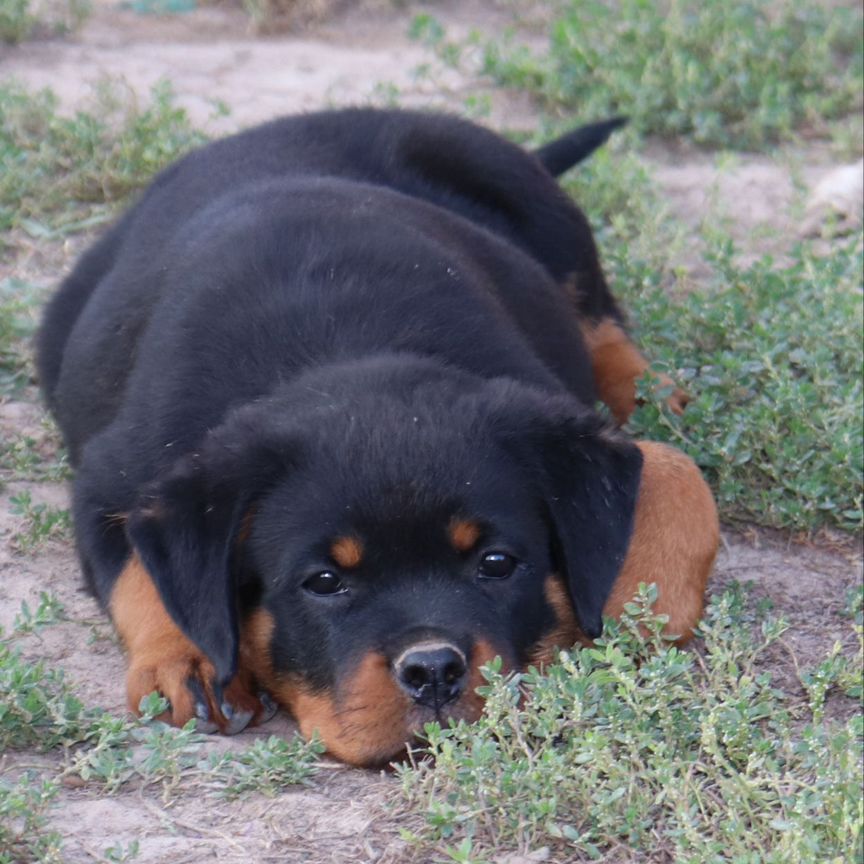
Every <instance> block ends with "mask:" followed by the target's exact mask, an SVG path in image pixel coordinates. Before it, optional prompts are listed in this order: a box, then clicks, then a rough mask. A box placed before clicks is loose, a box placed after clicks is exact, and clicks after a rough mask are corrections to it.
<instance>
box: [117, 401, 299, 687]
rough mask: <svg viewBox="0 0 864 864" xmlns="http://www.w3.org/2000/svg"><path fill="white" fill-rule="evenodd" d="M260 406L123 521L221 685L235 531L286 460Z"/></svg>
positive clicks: (232, 628) (234, 628)
mask: <svg viewBox="0 0 864 864" xmlns="http://www.w3.org/2000/svg"><path fill="white" fill-rule="evenodd" d="M259 407H260V406H256V408H259ZM258 413H259V411H258V410H255V411H253V410H249V409H242V410H241V411H240V412H238V414H236V415H235V416H234V417H233V418H231V420H230V421H229V422H227V423H226V424H225V425H223V426H222V427H220V428H219V429H217V430H215V431H214V432H213V433H211V434H210V436H209V437H208V439H207V441H206V442H205V444H204V447H203V448H202V450H201V452H200V453H196V454H194V455H192V456H190V457H187V458H184V459H182V460H181V461H180V462H179V463H178V464H177V465H176V466H175V467H174V468H173V469H172V470H171V472H170V473H169V474H168V475H167V476H166V477H164V478H163V479H161V480H159V481H157V482H156V483H155V484H154V485H153V486H152V487H151V488H150V489H149V490H148V491H147V492H146V493H145V495H144V496H143V497H142V499H141V501H140V502H139V506H138V507H136V508H135V510H133V511H132V513H130V515H129V518H128V520H127V523H126V533H127V536H128V538H129V540H130V542H131V544H132V546H133V547H134V548H135V550H136V552H137V553H138V555H139V557H140V559H141V562H142V563H143V565H144V567H145V568H146V569H147V572H148V573H149V575H150V577H151V578H152V580H153V582H154V584H155V585H156V588H157V590H158V591H159V594H160V596H161V599H162V602H163V604H164V605H165V608H166V610H167V611H168V613H169V614H170V615H171V617H172V618H173V619H174V621H175V622H176V623H177V624H178V625H179V627H180V628H181V629H182V630H183V632H184V633H185V634H186V635H187V636H188V637H189V638H190V639H191V640H192V641H193V642H194V643H195V644H196V645H197V646H198V647H199V648H200V649H201V650H202V651H203V652H204V653H205V654H206V655H207V657H208V658H209V660H210V662H211V663H213V665H214V667H215V668H216V672H217V675H218V677H219V679H220V682H221V683H223V684H224V683H227V681H228V680H230V679H231V678H232V677H233V675H234V673H235V672H236V668H237V648H238V621H237V586H236V585H235V579H234V576H233V574H232V566H231V565H232V555H233V552H234V547H235V542H236V539H237V535H238V532H239V530H240V528H241V524H242V521H243V517H244V515H245V514H246V513H247V512H248V510H249V508H250V506H251V505H252V504H253V502H254V500H255V499H256V498H258V497H260V495H262V494H263V493H264V492H265V491H266V488H267V486H268V485H269V484H270V483H272V482H273V481H274V479H276V478H277V477H278V476H279V475H280V473H281V471H282V470H284V469H286V468H287V465H288V463H289V461H290V460H289V458H288V456H287V452H286V450H287V444H286V443H285V440H284V434H283V435H282V436H278V437H277V436H274V432H275V431H276V430H274V429H273V428H272V423H268V422H266V421H265V422H262V423H261V424H260V425H258V424H256V423H255V422H254V415H255V414H258ZM262 419H263V418H262ZM268 419H271V420H272V418H268ZM278 438H281V439H282V440H281V441H279V440H278ZM280 469H281V470H280Z"/></svg>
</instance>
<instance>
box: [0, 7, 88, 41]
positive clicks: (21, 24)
mask: <svg viewBox="0 0 864 864" xmlns="http://www.w3.org/2000/svg"><path fill="white" fill-rule="evenodd" d="M89 14H90V0H41V2H37V3H33V2H32V0H0V42H10V43H16V42H22V41H23V40H25V39H27V38H28V37H29V36H30V35H32V34H34V33H38V34H41V35H50V36H61V35H63V34H64V33H69V32H71V31H73V30H77V29H78V28H79V27H80V26H81V25H82V24H83V23H84V21H85V20H86V18H87V17H88V15H89Z"/></svg>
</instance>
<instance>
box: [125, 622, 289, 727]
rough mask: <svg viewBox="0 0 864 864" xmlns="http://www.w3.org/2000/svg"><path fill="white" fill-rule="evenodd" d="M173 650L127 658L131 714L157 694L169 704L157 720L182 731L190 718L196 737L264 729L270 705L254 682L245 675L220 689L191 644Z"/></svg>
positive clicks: (210, 668)
mask: <svg viewBox="0 0 864 864" xmlns="http://www.w3.org/2000/svg"><path fill="white" fill-rule="evenodd" d="M182 638H183V637H182V634H181V639H182ZM175 649H176V650H168V651H165V650H164V649H163V651H162V652H161V654H160V655H159V656H158V657H154V656H153V655H152V653H151V652H146V653H147V656H143V657H140V656H139V657H135V656H132V657H131V658H130V664H129V670H128V672H127V674H126V695H127V699H128V703H129V708H130V709H131V710H132V711H135V712H136V713H138V711H139V706H140V704H141V700H142V699H143V698H144V697H145V696H147V695H148V694H149V693H152V692H153V691H156V692H158V693H159V694H161V695H162V696H164V697H165V698H166V699H167V700H168V710H167V711H166V712H165V714H164V715H162V716H160V718H159V719H160V720H164V721H165V722H168V723H171V724H172V725H174V726H183V725H184V724H186V723H188V722H189V721H190V720H191V719H193V718H194V719H195V720H197V729H198V730H199V731H201V732H221V733H223V734H225V735H236V734H237V733H238V732H242V731H243V729H245V728H246V727H247V726H249V725H253V726H254V725H256V724H258V723H265V722H266V721H267V720H269V719H270V718H271V717H272V716H273V714H275V712H276V708H275V704H274V703H273V701H272V699H270V697H269V696H268V695H267V694H266V693H263V692H259V693H257V695H256V690H255V687H254V682H252V681H251V680H250V679H249V677H248V676H246V675H244V673H242V672H241V673H239V674H238V675H236V676H235V677H234V678H233V679H232V680H231V682H230V683H229V684H228V686H227V687H222V686H221V685H220V684H219V682H218V680H217V679H216V675H215V670H214V669H213V666H212V664H211V663H210V662H209V661H208V660H207V659H206V658H205V657H204V656H203V655H202V654H201V653H200V652H198V651H197V650H196V649H195V648H194V646H192V645H191V643H188V644H187V645H183V644H182V642H181V641H180V640H178V642H177V643H176V645H175Z"/></svg>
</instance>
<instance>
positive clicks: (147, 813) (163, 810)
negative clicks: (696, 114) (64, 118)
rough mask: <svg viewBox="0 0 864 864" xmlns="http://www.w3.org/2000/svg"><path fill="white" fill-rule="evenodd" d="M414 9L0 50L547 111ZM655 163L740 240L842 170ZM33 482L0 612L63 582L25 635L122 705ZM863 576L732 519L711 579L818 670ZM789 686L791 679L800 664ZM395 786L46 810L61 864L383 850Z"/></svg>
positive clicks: (85, 37)
mask: <svg viewBox="0 0 864 864" xmlns="http://www.w3.org/2000/svg"><path fill="white" fill-rule="evenodd" d="M425 10H426V7H421V11H425ZM417 11H418V9H416V8H415V9H412V8H408V9H405V8H403V7H401V6H400V7H394V6H392V5H390V4H378V5H375V4H366V5H363V6H360V7H359V8H353V9H351V10H349V11H347V12H344V13H340V14H339V15H336V16H334V17H332V18H331V19H329V20H328V21H327V22H326V23H322V24H319V25H316V27H315V28H314V29H311V30H307V31H303V32H299V33H294V34H287V35H282V36H279V37H268V38H254V37H252V36H250V35H249V34H248V24H247V19H246V18H245V16H244V15H242V13H240V12H239V11H238V10H234V9H227V8H221V7H206V8H201V9H199V10H197V11H194V12H192V13H189V14H186V15H178V16H173V17H170V18H160V17H156V16H152V15H151V16H147V15H139V14H136V13H135V12H133V11H132V10H131V9H129V8H121V7H120V6H118V5H115V4H114V3H109V2H106V0H97V2H96V3H95V9H94V14H93V16H92V17H91V19H90V20H89V21H88V23H87V24H86V25H85V27H84V28H83V30H82V31H81V32H80V33H79V34H77V35H75V36H72V37H67V38H65V39H62V40H59V39H58V40H51V41H42V42H29V43H25V44H23V45H21V46H18V47H16V48H0V52H5V53H2V54H0V75H3V76H4V77H6V76H14V77H16V78H18V79H20V80H21V81H23V82H24V83H26V84H27V85H30V86H49V87H51V88H52V89H54V90H55V92H57V94H58V95H59V97H60V98H61V101H62V104H63V105H64V106H67V107H70V108H71V107H73V106H75V105H77V104H80V102H81V101H82V100H86V99H87V98H89V94H90V92H91V88H92V86H93V85H94V84H96V83H98V81H99V80H100V79H101V78H103V77H105V76H108V77H112V78H116V77H121V78H122V79H124V80H125V81H126V83H127V84H128V86H129V88H130V93H131V94H137V95H139V96H142V97H143V96H144V95H146V93H147V92H148V91H149V88H150V86H151V85H152V84H154V83H155V82H156V81H157V80H158V79H160V78H167V79H169V80H170V81H171V82H172V84H173V86H174V89H175V91H176V93H177V95H178V97H179V101H180V103H181V104H182V105H184V106H185V107H187V108H188V110H189V111H190V113H191V115H192V117H193V119H194V120H195V121H196V122H197V123H200V124H201V125H203V126H204V127H205V128H207V129H208V131H211V132H221V131H230V130H231V129H233V128H239V127H243V126H247V125H249V124H251V123H253V122H256V121H260V120H264V119H268V118H271V117H274V116H276V115H278V114H281V113H286V112H290V111H296V110H310V109H315V108H320V107H324V106H327V105H343V104H354V103H364V102H378V103H381V102H386V101H387V100H388V99H389V98H393V97H394V96H398V98H399V101H400V103H401V104H408V105H433V106H437V107H449V108H451V109H454V110H464V100H465V98H466V97H467V96H469V95H477V94H485V95H487V96H488V97H489V98H490V99H491V100H492V111H491V114H490V115H489V116H488V117H487V118H485V122H488V123H490V124H491V125H494V126H496V127H499V128H501V127H505V128H521V129H528V128H530V127H531V125H532V123H533V122H534V119H535V115H534V113H533V110H532V107H531V104H530V102H529V101H528V100H527V99H526V98H524V97H521V96H519V97H517V96H513V95H512V94H508V93H506V92H502V91H499V90H495V89H493V88H492V87H491V86H490V85H489V84H488V83H485V82H482V81H476V80H472V79H471V78H470V77H466V76H465V75H464V74H460V73H457V72H455V71H453V70H450V69H446V68H444V67H442V65H441V64H440V63H439V62H438V61H437V60H436V58H435V57H434V56H433V55H432V54H431V52H430V51H429V50H428V49H426V48H424V47H423V46H421V45H419V44H417V43H415V42H412V41H410V40H409V39H408V38H407V36H406V33H407V29H408V25H409V22H410V20H411V18H412V16H413V15H414V14H416V12H417ZM428 11H430V12H431V13H432V14H434V15H435V16H436V17H437V18H439V19H440V20H441V21H442V22H444V23H445V24H446V25H447V26H448V29H450V30H451V32H452V33H453V34H454V35H459V34H460V33H465V32H467V31H468V30H469V29H470V28H472V27H479V28H481V29H483V30H485V31H486V32H494V31H495V29H496V28H501V27H503V26H504V25H505V24H506V22H507V20H508V19H507V15H506V10H503V9H500V8H498V7H496V6H495V5H494V4H492V3H489V2H485V3H483V2H477V0H470V2H461V3H460V2H458V0H448V2H439V3H436V4H434V6H431V7H429V8H428ZM418 69H423V70H424V71H422V73H418V71H417V70H418ZM219 103H224V104H225V105H227V106H228V107H229V109H230V113H229V114H228V115H227V116H221V117H219V116H215V115H216V113H217V112H216V106H217V105H218V104H219ZM647 158H648V160H649V162H650V164H651V165H652V167H653V169H654V173H655V176H656V178H657V180H658V182H659V183H660V185H661V187H662V188H663V190H664V192H665V193H666V197H667V201H668V202H669V206H670V207H671V208H672V210H673V212H674V213H675V214H676V215H678V216H679V217H680V218H681V219H682V220H683V221H684V222H686V223H687V224H690V225H694V226H695V225H698V224H699V222H700V221H701V220H702V218H703V214H704V213H705V212H706V210H707V208H708V204H709V203H711V202H717V203H718V204H719V207H720V210H721V211H725V212H726V213H727V214H728V215H729V217H730V218H732V219H733V222H732V225H733V226H734V233H735V235H736V236H737V237H738V238H740V239H741V240H742V241H743V242H744V243H745V245H746V244H747V243H749V244H751V246H750V248H751V249H756V248H758V249H760V250H761V249H765V248H769V249H773V248H775V247H776V248H778V249H781V247H782V243H783V242H786V243H788V242H789V239H790V237H794V236H795V235H796V234H797V232H798V231H799V229H800V225H801V220H802V217H803V215H804V214H805V212H806V202H807V196H808V190H809V189H810V188H812V187H813V186H814V185H815V184H816V183H817V182H818V181H819V180H820V179H821V178H823V177H824V176H825V175H827V174H828V173H829V171H830V169H831V168H833V167H835V166H834V165H832V163H831V160H830V157H829V154H828V153H827V151H824V150H820V149H812V150H809V151H806V152H804V151H796V152H789V153H785V154H783V155H781V156H779V157H769V156H739V157H736V158H735V160H734V161H733V162H732V163H731V164H728V165H725V166H723V165H720V164H718V160H717V159H716V158H715V157H711V156H707V155H704V154H699V153H683V154H682V153H680V152H673V151H671V150H669V149H668V148H663V147H660V146H657V147H655V148H652V149H650V150H649V152H648V154H647ZM80 246H81V242H80V241H76V242H74V243H72V244H68V245H64V246H60V245H59V244H57V245H53V246H50V247H49V248H47V249H46V248H44V247H43V248H41V249H40V250H39V252H38V254H33V255H31V256H29V257H28V256H26V255H24V256H21V257H19V258H18V260H17V261H16V262H14V263H11V264H10V262H6V263H5V264H4V265H2V266H0V269H2V270H3V271H4V273H3V274H0V275H18V276H21V277H22V278H25V277H26V278H27V279H28V280H29V281H31V282H34V283H36V284H45V285H49V284H53V283H56V281H57V280H58V279H59V278H60V276H61V275H62V273H63V272H64V270H65V269H66V268H68V266H69V265H70V263H71V260H72V258H73V255H74V253H75V252H76V251H77V250H78V249H80ZM30 396H31V398H30V399H26V400H23V401H16V402H7V403H5V404H2V403H0V437H6V438H7V439H10V440H14V439H16V438H18V437H20V436H25V435H27V436H30V437H32V438H34V439H35V440H36V441H37V442H39V445H38V446H39V448H40V451H41V452H44V455H45V456H46V457H49V456H50V455H51V454H52V453H53V452H54V451H55V449H56V446H57V442H56V439H55V437H54V433H53V432H52V431H51V430H50V427H49V426H46V425H45V422H44V416H43V413H42V410H41V408H40V407H39V406H38V403H37V401H36V395H35V393H34V394H30ZM24 490H26V491H29V492H30V493H31V495H32V498H33V501H34V503H42V502H44V503H49V504H51V505H54V506H65V504H66V500H67V492H66V489H65V487H64V486H63V485H61V484H54V483H38V484H35V483H15V482H13V483H10V484H8V485H7V486H6V487H5V488H3V489H2V492H0V625H2V626H4V627H7V628H8V625H9V624H11V621H12V619H13V618H14V615H15V613H16V612H17V611H18V609H19V607H20V604H21V602H22V601H24V600H26V601H27V602H28V603H29V604H30V606H31V607H35V606H36V605H37V603H38V596H39V592H40V591H45V590H47V591H51V592H53V593H55V594H56V595H57V596H58V597H59V598H60V599H61V601H62V602H63V604H64V606H65V609H66V613H67V615H68V621H66V622H65V623H62V624H60V625H57V626H54V627H51V628H48V629H47V630H46V631H45V632H44V633H43V634H42V635H41V636H39V637H38V638H37V637H30V638H29V639H28V640H27V641H26V642H25V643H24V645H25V647H26V650H27V651H28V652H29V654H30V655H31V656H32V657H33V658H34V659H36V658H37V657H39V658H44V659H47V660H48V662H49V663H52V664H56V665H57V666H59V667H61V668H63V669H64V670H66V673H67V675H68V676H69V678H70V680H71V681H72V682H73V683H74V686H75V689H76V691H77V693H78V694H79V695H80V696H81V697H82V698H83V699H84V700H85V701H86V702H87V703H88V704H95V705H99V706H101V707H104V708H106V709H109V710H111V711H118V712H119V711H122V710H123V709H124V696H123V688H122V681H123V659H122V655H121V652H120V650H119V648H118V646H117V644H116V641H115V640H114V638H113V636H112V634H111V630H110V628H109V627H108V626H107V624H106V622H105V621H104V619H103V617H102V615H101V614H100V612H99V610H98V608H97V606H96V604H95V602H94V601H93V600H92V599H91V598H90V597H88V596H87V595H86V594H85V593H83V591H82V590H81V589H80V587H79V584H80V583H79V575H78V568H77V562H76V559H75V555H74V551H73V549H72V546H71V543H70V542H69V541H52V542H50V543H48V544H45V545H43V546H42V547H40V548H39V549H38V550H36V551H35V552H33V553H29V554H26V555H24V554H21V553H20V552H19V551H17V550H16V548H15V543H14V539H13V538H14V535H15V534H16V532H17V531H18V530H19V527H20V526H19V519H20V517H17V516H15V515H13V514H12V512H11V510H10V499H11V498H12V497H13V496H14V495H16V494H17V493H19V492H21V491H24ZM860 578H861V554H860V550H858V549H857V548H850V547H849V546H848V545H845V546H844V547H843V548H842V549H839V550H834V551H832V550H831V549H830V548H828V547H826V545H825V544H823V545H821V546H820V547H819V548H815V547H812V546H808V547H804V546H801V545H794V544H792V543H791V542H790V541H788V539H784V538H775V537H768V536H766V535H765V534H762V533H758V532H755V531H754V532H752V534H749V535H742V534H732V533H731V532H727V534H726V536H725V544H724V548H723V550H722V551H721V554H720V557H719V561H718V566H717V574H716V579H715V585H716V586H722V585H724V584H728V583H729V582H730V581H732V580H738V581H744V582H746V581H753V582H754V583H755V584H756V589H755V590H756V591H757V594H758V595H759V596H761V597H764V598H766V599H768V600H770V602H771V604H772V605H773V606H774V608H775V610H776V611H778V612H781V613H782V614H784V615H785V616H786V617H787V618H788V619H789V621H790V625H791V626H790V629H789V631H788V634H787V636H786V641H785V647H784V649H783V650H786V649H787V648H788V649H789V650H790V651H792V652H794V653H795V654H796V656H797V657H798V661H799V662H800V663H801V664H802V665H803V666H806V665H808V663H809V662H815V661H816V660H817V659H821V657H822V656H823V655H824V653H825V652H826V651H827V650H828V649H829V648H830V647H831V645H832V644H833V643H834V641H835V640H837V639H841V640H842V639H844V638H846V633H847V631H848V623H847V622H846V621H845V619H843V618H842V617H841V615H840V611H841V609H842V608H843V605H844V600H845V596H846V593H847V591H848V589H849V588H850V587H851V586H853V585H855V584H857V583H858V582H859V581H860ZM779 665H780V664H779V661H778V667H779ZM786 665H787V666H788V665H789V664H788V657H787V658H786ZM783 683H784V684H788V686H790V687H792V688H794V686H795V682H794V680H791V679H790V680H789V681H788V682H783ZM291 729H292V726H291V722H290V720H289V719H287V718H285V717H281V716H280V717H277V718H275V719H274V720H273V721H271V722H270V723H269V724H267V726H265V727H264V728H263V729H261V730H252V731H249V732H246V733H243V734H242V735H241V736H239V738H237V739H235V740H233V741H231V742H230V745H231V746H232V747H235V748H236V747H241V746H247V745H248V744H249V743H251V742H252V741H254V740H255V738H256V736H260V735H269V734H290V732H291ZM225 746H226V745H225V742H224V741H219V740H215V739H214V740H213V741H212V742H211V743H210V744H208V747H209V748H210V749H213V750H218V749H220V748H223V747H225ZM25 758H26V759H28V760H30V761H38V760H39V759H41V758H42V757H37V756H35V755H33V754H25ZM18 761H19V762H20V759H19V760H18ZM7 766H8V763H7ZM0 770H3V762H2V761H0ZM395 791H396V782H395V780H394V779H393V777H392V776H390V775H387V774H383V773H380V772H368V771H358V770H354V769H346V768H344V767H342V766H338V765H335V764H330V765H326V764H325V767H324V769H323V770H322V771H321V772H320V774H319V775H318V777H317V778H316V779H315V781H314V784H313V785H312V786H310V787H301V788H297V789H292V790H289V791H287V792H283V793H282V794H280V795H279V796H278V797H276V798H273V799H271V798H266V797H263V796H261V795H257V794H256V795H247V796H246V797H244V798H242V799H240V800H239V801H234V802H230V803H229V802H226V801H224V800H221V799H217V798H214V797H212V795H210V794H207V793H206V790H204V789H198V788H197V787H196V786H195V785H194V783H193V784H192V785H189V784H185V785H183V786H181V787H180V789H179V791H178V792H177V793H176V795H172V796H170V797H169V798H168V799H167V800H165V799H164V798H163V796H162V794H161V790H160V789H159V788H150V789H135V790H131V791H122V792H120V793H117V794H116V795H114V796H110V797H109V796H105V795H104V793H100V792H98V791H94V790H91V789H88V787H87V786H83V787H81V788H68V789H64V790H63V791H62V793H61V795H60V798H59V804H58V805H57V806H56V807H55V809H54V810H53V811H52V819H51V822H52V826H53V827H54V828H56V829H57V830H58V831H59V832H60V833H61V834H62V835H63V837H64V848H65V856H66V857H65V860H67V861H69V862H92V861H103V860H105V858H104V850H105V849H106V848H108V847H110V846H114V845H115V844H117V843H118V842H119V843H122V844H124V845H128V843H129V842H130V841H132V840H135V839H138V840H139V841H140V853H139V855H138V857H137V858H136V859H135V860H136V861H140V862H146V864H151V862H152V864H157V862H164V861H167V860H170V861H172V862H173V864H183V862H199V861H210V860H216V861H223V862H238V864H239V862H248V861H280V862H289V864H293V862H320V864H323V862H367V861H368V862H373V861H374V862H382V864H383V862H397V861H403V860H407V858H408V856H409V852H408V849H407V847H406V846H405V845H404V843H403V841H401V840H400V839H399V834H398V830H399V822H400V820H399V819H398V815H397V814H396V813H395V812H394V810H393V808H394V806H398V799H397V798H396V796H395V795H394V794H393V793H395ZM394 801H396V802H397V803H396V804H394V803H393V802H394Z"/></svg>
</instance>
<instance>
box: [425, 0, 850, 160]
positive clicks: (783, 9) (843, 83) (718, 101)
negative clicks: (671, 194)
mask: <svg viewBox="0 0 864 864" xmlns="http://www.w3.org/2000/svg"><path fill="white" fill-rule="evenodd" d="M411 32H412V34H413V35H414V36H415V37H417V38H421V39H424V40H425V41H426V42H427V43H429V44H432V45H433V46H435V47H436V49H437V51H438V53H439V55H440V56H441V57H442V58H443V59H444V60H445V61H446V62H450V63H452V64H454V65H460V64H464V63H466V62H467V61H466V58H467V57H470V58H475V57H476V55H478V54H479V55H480V58H479V66H480V68H481V69H482V71H483V72H485V73H486V74H489V75H491V76H492V77H493V78H494V79H495V80H496V81H497V82H498V83H501V84H504V85H506V86H509V87H516V88H519V89H523V90H527V91H530V92H531V93H534V94H536V95H537V96H538V98H539V99H540V100H541V101H542V103H543V104H544V106H545V107H546V108H547V109H548V110H550V111H552V112H555V113H558V114H560V115H563V114H565V113H567V114H568V115H569V114H570V113H572V111H573V110H575V111H577V112H578V115H579V116H581V117H585V118H596V117H602V116H606V115H610V114H621V113H623V114H627V115H628V116H629V117H630V118H631V122H632V124H633V127H634V128H635V129H637V130H638V131H639V132H640V133H643V134H658V135H662V136H669V137H680V136H684V137H688V138H690V139H692V140H693V141H695V142H697V143H699V144H706V145H711V146H721V147H726V146H732V147H735V148H738V149H754V148H760V147H764V146H766V145H767V144H770V143H771V142H774V141H777V140H780V139H783V138H787V137H789V136H790V135H791V134H792V133H793V131H794V130H797V129H808V130H809V131H814V130H815V131H818V132H819V133H820V134H827V133H828V131H829V125H828V124H829V122H830V121H831V120H833V119H836V118H841V117H843V116H845V115H846V114H848V113H849V112H850V111H852V110H855V109H856V108H859V107H860V104H861V91H862V68H864V60H862V57H864V48H862V42H861V39H860V32H861V11H860V7H858V6H857V4H856V5H852V4H849V5H848V6H845V5H843V6H838V5H837V4H832V5H831V6H823V5H820V4H816V3H813V2H812V0H785V2H783V3H778V4H766V3H761V2H758V0H741V2H736V3H734V4H731V5H730V4H728V3H722V2H717V0H713V2H699V0H664V2H662V3H647V2H645V0H613V2H606V0H567V2H562V3H559V4H558V6H557V7H556V13H555V15H554V18H553V20H552V22H551V24H550V27H549V34H548V37H549V42H548V48H547V49H546V50H545V51H543V52H541V53H535V52H534V51H532V50H531V49H529V48H527V47H526V46H524V45H522V44H520V43H519V42H518V40H517V39H516V38H511V39H510V40H503V41H502V40H500V39H499V40H494V41H493V40H490V39H488V38H487V37H486V36H484V35H482V34H475V35H474V36H473V37H472V38H471V39H469V40H468V41H467V42H463V43H458V42H453V41H448V40H447V38H446V33H445V31H444V29H443V27H442V26H441V25H440V23H439V22H438V21H437V20H436V19H434V18H433V17H432V16H430V15H428V14H424V15H421V16H418V17H417V19H416V20H415V23H414V25H413V26H412V31H411Z"/></svg>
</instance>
